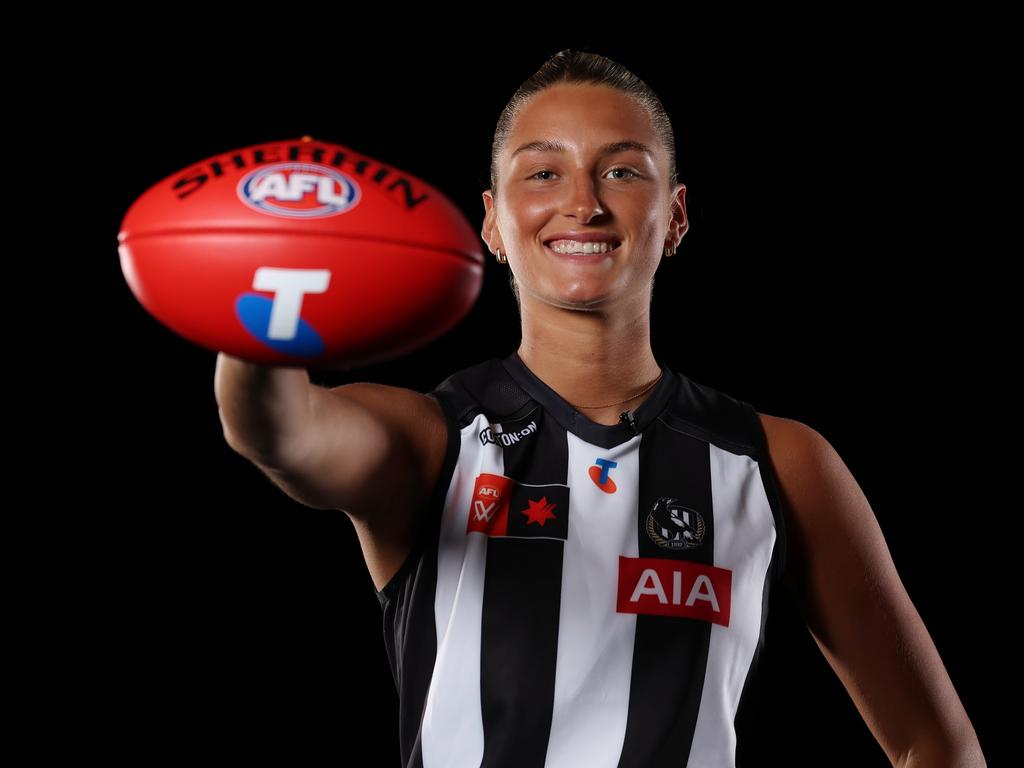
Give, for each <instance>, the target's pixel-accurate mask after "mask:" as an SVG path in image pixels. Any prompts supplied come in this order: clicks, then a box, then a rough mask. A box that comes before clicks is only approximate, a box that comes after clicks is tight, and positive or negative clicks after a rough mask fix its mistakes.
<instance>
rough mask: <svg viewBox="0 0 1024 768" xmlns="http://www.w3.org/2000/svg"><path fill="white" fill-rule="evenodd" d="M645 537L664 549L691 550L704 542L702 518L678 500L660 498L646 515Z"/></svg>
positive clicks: (665, 497)
mask: <svg viewBox="0 0 1024 768" xmlns="http://www.w3.org/2000/svg"><path fill="white" fill-rule="evenodd" d="M647 535H648V536H650V537H651V541H653V542H654V543H655V544H657V545H658V546H659V547H664V548H665V549H693V548H694V547H697V546H700V544H701V543H702V542H703V541H704V518H703V517H701V516H700V513H699V512H697V510H695V509H690V508H689V507H684V506H683V505H682V504H680V503H679V500H678V499H670V498H668V497H667V496H662V497H661V498H660V499H658V500H657V501H656V502H654V507H653V508H652V509H651V511H650V513H648V515H647Z"/></svg>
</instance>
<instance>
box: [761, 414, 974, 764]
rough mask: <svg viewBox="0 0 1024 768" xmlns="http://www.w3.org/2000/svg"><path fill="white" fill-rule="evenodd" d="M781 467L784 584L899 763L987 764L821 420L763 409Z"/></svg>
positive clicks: (867, 720) (778, 469)
mask: <svg viewBox="0 0 1024 768" xmlns="http://www.w3.org/2000/svg"><path fill="white" fill-rule="evenodd" d="M759 416H760V417H761V423H762V424H763V425H764V428H765V436H766V438H767V441H768V450H769V455H770V458H771V462H772V465H773V466H774V468H775V472H776V475H777V477H778V478H779V485H780V486H781V487H780V488H779V493H780V495H781V496H782V505H783V509H784V514H785V523H786V530H787V533H788V534H789V535H788V539H787V543H788V545H789V547H788V551H789V556H788V558H787V559H788V560H789V561H790V566H789V567H787V573H786V579H785V581H786V584H787V588H788V589H789V590H790V592H791V593H792V594H793V596H794V599H795V600H796V602H797V604H798V606H799V608H800V610H801V612H802V614H803V616H804V619H805V620H806V622H807V627H808V629H809V630H810V632H811V635H812V636H813V637H814V640H815V642H816V643H817V644H818V648H820V649H821V652H822V654H823V655H824V656H825V659H826V660H827V661H828V663H829V665H830V666H831V667H832V669H833V670H834V671H835V673H836V675H837V676H838V677H839V679H840V681H841V682H842V683H843V686H844V687H845V688H846V690H847V692H848V693H849V695H850V698H851V699H852V700H853V703H854V704H855V705H856V707H857V709H858V710H859V712H860V714H861V717H863V718H864V722H865V724H866V725H867V726H868V728H869V729H870V730H871V732H872V734H874V736H875V738H876V739H877V741H878V743H879V745H880V746H881V747H882V749H883V750H884V751H885V753H886V755H887V756H888V757H889V760H890V762H892V764H893V766H895V767H896V768H924V767H925V766H927V768H947V767H948V768H978V767H979V766H980V767H981V768H984V766H985V758H984V756H983V755H982V753H981V747H980V745H979V743H978V737H977V735H976V734H975V731H974V727H973V726H972V725H971V721H970V719H969V718H968V717H967V713H966V712H965V711H964V708H963V705H962V704H961V702H960V698H959V696H958V695H957V693H956V690H955V689H954V687H953V683H952V681H951V680H950V679H949V675H948V673H947V672H946V668H945V666H944V665H943V663H942V660H941V659H940V658H939V653H938V651H937V650H936V648H935V644H934V643H933V642H932V639H931V636H930V635H929V634H928V630H927V629H926V628H925V626H924V622H923V621H922V620H921V617H920V615H919V614H918V613H917V610H916V609H915V608H914V604H913V603H912V602H911V600H910V596H909V595H908V594H907V591H906V589H905V588H904V586H903V582H902V581H901V580H900V577H899V574H898V573H897V572H896V567H895V565H894V564H893V561H892V556H891V555H890V554H889V548H888V546H887V545H886V543H885V539H884V537H883V536H882V531H881V529H880V528H879V525H878V521H877V520H876V519H875V515H874V512H873V511H872V510H871V506H870V505H869V504H868V500H867V498H866V497H865V496H864V493H863V491H862V490H861V488H860V486H859V485H858V483H857V481H856V480H855V479H854V477H853V475H852V474H851V473H850V470H849V469H848V468H847V466H846V464H845V463H844V462H843V460H842V458H840V456H839V454H838V453H837V452H836V450H835V449H834V448H833V447H832V445H831V444H829V442H828V441H827V440H826V439H825V438H824V437H822V435H820V434H819V433H818V432H817V431H815V430H814V429H812V428H811V427H808V426H807V425H805V424H802V423H800V422H798V421H794V420H792V419H784V418H779V417H774V416H768V415H765V414H759Z"/></svg>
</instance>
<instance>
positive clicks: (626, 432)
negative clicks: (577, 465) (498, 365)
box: [502, 351, 678, 448]
mask: <svg viewBox="0 0 1024 768" xmlns="http://www.w3.org/2000/svg"><path fill="white" fill-rule="evenodd" d="M502 365H503V366H504V367H505V370H507V371H508V373H509V375H510V376H512V378H513V379H514V380H515V381H516V383H517V384H519V386H521V387H522V388H523V389H524V390H525V391H526V393H527V394H528V395H530V397H532V398H533V399H534V400H536V401H537V402H538V403H540V404H541V405H542V406H543V407H544V409H545V410H547V411H548V412H549V413H550V414H551V415H552V416H553V417H554V418H555V420H556V421H558V423H559V424H561V425H562V426H563V427H564V428H565V429H567V430H568V431H569V432H572V433H573V434H574V435H576V436H577V437H579V438H580V439H582V440H584V441H586V442H588V443H591V444H592V445H598V446H600V447H602V448H612V447H614V446H616V445H619V444H620V443H624V442H626V441H627V440H629V439H631V438H633V437H636V436H637V434H638V433H641V432H643V431H644V429H645V428H646V427H647V425H648V424H650V423H651V422H652V421H654V419H656V418H657V417H658V414H660V413H661V412H662V411H663V410H664V409H665V406H666V405H668V403H669V401H670V400H671V398H672V395H673V394H675V391H676V387H677V385H678V379H677V377H676V375H675V374H674V373H673V372H672V371H671V370H669V368H668V366H667V365H666V364H665V363H659V364H658V365H659V366H660V367H661V371H662V376H661V380H660V381H658V383H657V385H656V386H655V387H654V390H653V391H652V392H651V394H650V396H649V397H648V398H647V399H646V400H644V401H643V402H642V403H640V407H639V408H637V409H635V410H633V422H634V424H635V426H636V431H635V432H634V430H633V427H632V426H631V425H629V424H627V423H626V422H619V423H618V424H598V423H597V422H596V421H591V420H590V419H588V418H587V417H586V416H585V415H583V414H582V413H580V412H579V411H577V410H576V409H575V408H573V407H572V405H570V404H569V403H568V402H567V401H566V400H564V399H562V397H561V395H559V394H558V393H557V392H555V390H553V389H551V387H549V386H548V385H547V384H545V383H544V382H543V381H542V380H541V379H540V378H538V377H537V375H536V374H535V373H534V372H533V371H531V370H530V369H529V368H528V367H527V366H526V363H524V362H523V359H522V358H521V357H519V352H518V351H514V352H513V353H512V354H511V355H509V356H508V357H506V358H505V359H504V360H502ZM623 410H625V408H623Z"/></svg>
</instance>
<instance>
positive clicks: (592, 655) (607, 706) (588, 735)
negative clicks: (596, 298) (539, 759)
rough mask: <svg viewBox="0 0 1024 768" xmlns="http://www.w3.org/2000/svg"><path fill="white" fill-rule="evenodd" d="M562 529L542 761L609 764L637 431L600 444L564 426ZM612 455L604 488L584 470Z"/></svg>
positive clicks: (619, 727) (621, 678) (621, 716)
mask: <svg viewBox="0 0 1024 768" xmlns="http://www.w3.org/2000/svg"><path fill="white" fill-rule="evenodd" d="M566 436H567V439H568V453H569V471H570V473H571V474H570V476H569V478H568V485H569V536H568V539H567V540H566V542H565V554H564V560H563V562H562V596H561V609H560V610H561V614H560V618H559V626H558V658H557V664H556V667H555V701H554V711H553V713H552V720H551V735H550V738H549V739H548V751H547V759H546V760H545V762H544V766H545V768H576V767H577V766H581V765H585V766H588V768H603V767H604V766H608V767H609V768H614V766H616V765H617V764H618V762H619V754H620V753H621V751H622V745H623V742H624V739H625V735H626V717H627V715H628V713H629V706H628V705H629V686H630V679H631V673H632V666H633V643H634V639H635V636H636V614H634V613H618V612H616V610H615V602H616V596H617V594H618V563H619V556H620V555H625V556H627V557H637V556H638V554H639V553H638V545H637V502H638V492H639V490H638V487H639V484H640V483H639V479H640V467H639V451H638V446H639V444H640V436H639V435H637V436H636V437H634V438H633V439H631V440H629V441H627V442H625V443H622V444H621V445H618V446H616V447H615V448H611V449H605V448H600V447H598V446H595V445H591V444H590V443H587V442H584V441H583V440H581V439H580V438H579V437H577V436H576V435H574V434H573V433H571V432H566ZM599 457H600V458H605V459H611V460H612V461H616V462H618V466H616V467H613V468H612V469H611V470H610V472H609V476H610V477H611V478H612V479H613V480H614V481H615V483H616V485H617V486H618V490H617V491H616V492H615V493H614V494H608V493H605V492H604V491H602V490H601V489H600V488H598V487H597V485H595V483H594V481H593V480H592V479H591V478H590V475H589V474H588V472H589V469H590V467H591V466H594V461H595V459H597V458H599Z"/></svg>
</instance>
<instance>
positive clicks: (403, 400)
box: [331, 381, 446, 446]
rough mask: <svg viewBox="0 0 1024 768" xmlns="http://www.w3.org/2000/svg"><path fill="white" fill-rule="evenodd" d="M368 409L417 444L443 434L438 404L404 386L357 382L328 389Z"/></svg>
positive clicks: (422, 443)
mask: <svg viewBox="0 0 1024 768" xmlns="http://www.w3.org/2000/svg"><path fill="white" fill-rule="evenodd" d="M331 391H332V392H341V393H342V394H344V395H347V396H348V397H351V398H353V399H355V400H356V401H358V402H359V403H360V404H362V405H364V406H365V407H366V408H368V409H370V410H371V411H372V412H373V413H374V415H375V416H377V417H378V418H379V419H380V420H381V421H382V422H384V423H385V424H386V425H387V426H388V428H390V429H394V430H396V433H398V434H402V435H404V436H406V437H409V438H411V439H413V440H414V441H415V442H416V443H418V444H419V445H421V446H422V445H425V444H427V443H429V442H431V440H432V439H434V440H435V441H436V438H437V437H438V436H443V435H445V434H446V426H445V418H444V412H443V411H442V410H441V404H440V403H438V401H437V400H436V399H435V398H433V397H430V395H426V394H423V393H422V392H417V391H416V390H414V389H409V388H407V387H396V386H392V385H390V384H379V383H377V382H372V381H357V382H351V383H349V384H342V385H340V386H337V387H331Z"/></svg>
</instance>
